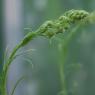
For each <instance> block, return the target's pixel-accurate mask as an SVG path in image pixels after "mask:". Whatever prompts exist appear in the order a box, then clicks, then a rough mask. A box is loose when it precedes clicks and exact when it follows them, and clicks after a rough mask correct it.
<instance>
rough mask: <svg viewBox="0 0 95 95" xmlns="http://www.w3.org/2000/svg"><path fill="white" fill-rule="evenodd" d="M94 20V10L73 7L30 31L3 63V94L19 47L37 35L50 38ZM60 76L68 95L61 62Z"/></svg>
mask: <svg viewBox="0 0 95 95" xmlns="http://www.w3.org/2000/svg"><path fill="white" fill-rule="evenodd" d="M93 22H95V13H94V12H92V13H88V12H86V11H84V10H74V9H73V10H70V11H67V12H65V13H64V14H63V15H62V16H61V17H59V18H58V19H57V20H54V21H47V22H45V23H44V24H43V25H41V26H40V27H39V29H37V30H36V31H33V32H29V33H28V34H27V35H26V36H25V37H24V38H23V40H22V41H21V42H20V43H19V44H17V45H16V47H15V48H14V49H13V51H12V52H11V54H10V56H9V58H8V60H7V62H6V63H5V64H4V65H3V69H2V72H1V74H0V92H1V95H8V94H7V89H6V86H7V73H8V69H9V66H10V65H11V64H12V62H13V60H14V59H15V58H16V57H17V51H18V50H19V49H21V48H22V47H24V46H26V45H27V44H28V43H29V42H30V41H32V40H33V39H34V38H35V37H37V36H44V37H48V38H49V39H50V38H52V37H53V36H55V35H56V34H59V33H65V32H66V31H68V29H70V27H71V26H72V25H73V24H75V25H78V27H79V26H80V25H81V24H87V23H93ZM78 27H77V28H78ZM77 28H76V29H77ZM76 29H75V31H71V32H70V33H68V35H67V37H65V41H64V43H66V44H65V45H64V47H63V48H64V50H65V48H66V46H67V44H68V41H69V40H70V37H71V36H72V35H73V34H74V33H75V32H76ZM63 56H65V53H64V54H63ZM64 58H65V57H64ZM60 76H61V81H62V85H63V88H62V90H63V91H64V92H65V93H64V95H67V92H66V89H65V80H64V72H63V67H62V64H60ZM20 80H21V79H20ZM20 80H18V81H17V83H16V85H15V87H14V89H13V91H12V93H10V95H13V94H14V90H15V88H16V86H17V84H18V83H19V82H20Z"/></svg>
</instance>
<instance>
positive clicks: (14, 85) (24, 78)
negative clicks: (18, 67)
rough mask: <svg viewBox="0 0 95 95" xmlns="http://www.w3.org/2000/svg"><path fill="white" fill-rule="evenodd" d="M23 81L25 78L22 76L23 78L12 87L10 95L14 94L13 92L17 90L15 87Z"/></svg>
mask: <svg viewBox="0 0 95 95" xmlns="http://www.w3.org/2000/svg"><path fill="white" fill-rule="evenodd" d="M23 79H25V77H24V76H23V77H21V78H20V79H19V80H18V81H17V82H16V84H15V85H14V87H13V89H12V92H11V94H10V95H13V94H14V92H15V90H16V88H17V86H18V85H19V84H20V83H21V81H22V80H23Z"/></svg>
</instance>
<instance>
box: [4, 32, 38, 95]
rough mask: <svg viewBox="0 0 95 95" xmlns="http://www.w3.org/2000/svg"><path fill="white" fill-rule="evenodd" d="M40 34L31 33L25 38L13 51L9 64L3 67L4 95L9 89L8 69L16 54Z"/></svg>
mask: <svg viewBox="0 0 95 95" xmlns="http://www.w3.org/2000/svg"><path fill="white" fill-rule="evenodd" d="M37 35H38V34H37V33H36V32H35V33H34V32H31V33H28V34H27V35H26V36H25V38H24V39H23V40H22V41H21V42H20V44H18V45H17V46H16V47H15V48H14V49H13V51H12V53H11V55H10V57H9V59H8V61H7V63H5V64H4V66H3V76H4V80H3V84H4V85H3V91H2V93H3V94H2V95H7V88H6V85H7V73H8V69H9V66H10V65H11V63H12V61H13V60H14V59H15V56H16V53H17V51H18V50H19V49H20V48H22V47H24V46H25V45H27V44H28V42H30V41H31V40H32V39H33V38H34V37H36V36H37Z"/></svg>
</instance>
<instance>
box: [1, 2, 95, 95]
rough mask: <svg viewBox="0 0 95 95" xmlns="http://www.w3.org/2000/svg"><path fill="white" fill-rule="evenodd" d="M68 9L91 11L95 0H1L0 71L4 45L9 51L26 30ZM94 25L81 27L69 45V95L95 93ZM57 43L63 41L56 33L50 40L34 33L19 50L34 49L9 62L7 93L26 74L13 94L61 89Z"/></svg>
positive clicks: (54, 94)
mask: <svg viewBox="0 0 95 95" xmlns="http://www.w3.org/2000/svg"><path fill="white" fill-rule="evenodd" d="M69 9H84V10H87V11H89V12H91V11H94V9H95V0H0V63H1V64H0V71H1V70H2V65H3V55H4V52H5V51H6V48H7V55H9V54H10V52H11V50H12V49H13V47H14V46H15V45H16V44H18V43H19V41H20V40H21V39H22V38H23V37H24V35H25V34H27V33H28V32H30V31H31V30H32V31H35V30H36V29H37V28H38V27H39V26H40V25H41V24H42V23H43V22H45V21H46V20H52V19H56V18H58V17H59V16H60V15H62V14H63V13H64V12H65V11H67V10H69ZM94 27H95V26H94V25H88V26H87V27H84V28H83V29H82V30H81V31H82V33H77V35H76V36H75V37H74V38H72V39H71V42H70V45H69V46H68V47H69V48H68V53H67V57H66V62H65V63H66V64H65V65H64V72H65V73H64V74H65V82H66V89H67V91H68V95H95V31H94V30H95V28H94ZM61 38H62V37H61ZM61 40H62V39H61ZM59 44H63V43H61V41H60V40H58V39H57V38H56V37H55V38H53V39H52V42H50V40H49V39H47V38H44V37H37V38H35V39H34V40H33V41H31V43H29V44H28V45H27V46H25V47H24V48H23V49H22V50H20V51H19V52H18V53H21V52H23V51H25V50H29V49H33V50H32V51H30V52H27V53H26V54H24V55H22V56H20V57H18V58H17V59H16V60H15V61H14V62H13V64H12V65H11V66H10V69H9V76H8V87H7V88H8V94H10V92H11V90H12V88H13V86H14V84H15V83H16V81H17V80H18V79H19V78H21V77H22V76H26V77H27V78H26V79H24V80H23V81H21V83H20V84H19V86H18V87H17V89H16V91H15V93H14V95H58V93H59V92H60V91H61V82H60V74H59V67H58V63H59V62H60V60H61V61H62V59H63V56H61V57H60V54H59V53H58V45H59ZM62 95H63V94H62Z"/></svg>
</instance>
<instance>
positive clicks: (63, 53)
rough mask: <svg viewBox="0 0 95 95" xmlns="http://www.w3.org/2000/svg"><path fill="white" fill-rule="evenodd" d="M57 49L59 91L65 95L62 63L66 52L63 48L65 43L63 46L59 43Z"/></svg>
mask: <svg viewBox="0 0 95 95" xmlns="http://www.w3.org/2000/svg"><path fill="white" fill-rule="evenodd" d="M58 50H59V75H60V82H61V93H64V95H67V90H66V81H65V72H64V65H65V59H66V54H67V53H66V50H65V45H64V46H63V44H62V43H61V44H60V46H59V48H58Z"/></svg>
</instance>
